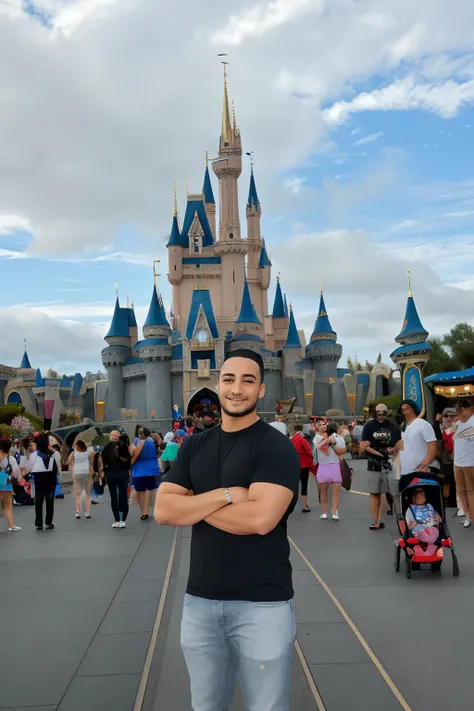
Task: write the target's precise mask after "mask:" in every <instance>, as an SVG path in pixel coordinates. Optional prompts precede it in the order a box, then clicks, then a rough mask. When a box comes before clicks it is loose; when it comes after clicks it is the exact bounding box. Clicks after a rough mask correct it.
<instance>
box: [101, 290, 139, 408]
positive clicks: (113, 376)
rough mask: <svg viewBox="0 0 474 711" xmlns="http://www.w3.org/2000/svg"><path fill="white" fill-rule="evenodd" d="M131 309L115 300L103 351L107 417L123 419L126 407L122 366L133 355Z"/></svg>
mask: <svg viewBox="0 0 474 711" xmlns="http://www.w3.org/2000/svg"><path fill="white" fill-rule="evenodd" d="M129 324H130V314H129V309H127V308H121V306H120V302H119V298H118V296H117V299H116V301H115V309H114V315H113V317H112V323H111V324H110V328H109V330H108V333H107V335H106V337H105V340H106V342H107V343H108V346H107V347H106V348H104V349H103V351H102V363H103V364H104V368H105V369H106V371H107V413H106V419H107V420H108V421H110V420H120V419H122V417H121V413H120V410H121V409H122V408H123V407H125V383H124V380H123V377H122V366H123V365H124V363H125V361H127V360H128V359H129V358H130V357H131V355H132V339H131V337H130V325H129Z"/></svg>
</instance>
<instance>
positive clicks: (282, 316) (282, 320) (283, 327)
mask: <svg viewBox="0 0 474 711" xmlns="http://www.w3.org/2000/svg"><path fill="white" fill-rule="evenodd" d="M287 311H288V307H286V306H285V300H284V298H283V292H282V290H281V284H280V277H277V285H276V291H275V300H274V302H273V311H272V325H273V338H274V342H273V350H275V351H281V349H282V348H283V346H284V345H285V343H286V337H287V335H288V323H289V317H288V315H287Z"/></svg>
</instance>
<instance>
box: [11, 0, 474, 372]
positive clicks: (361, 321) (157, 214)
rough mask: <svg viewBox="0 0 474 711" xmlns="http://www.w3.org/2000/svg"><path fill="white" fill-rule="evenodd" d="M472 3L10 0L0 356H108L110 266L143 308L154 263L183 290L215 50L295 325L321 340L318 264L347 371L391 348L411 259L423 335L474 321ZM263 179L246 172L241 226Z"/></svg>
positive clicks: (140, 310)
mask: <svg viewBox="0 0 474 711" xmlns="http://www.w3.org/2000/svg"><path fill="white" fill-rule="evenodd" d="M461 4H462V5H463V9H464V13H463V21H462V22H461V21H459V20H458V19H457V18H456V17H453V14H454V13H449V10H448V8H446V6H445V5H444V3H438V2H433V3H425V2H423V1H421V2H420V3H418V4H417V7H416V8H415V7H413V6H412V4H411V3H402V4H400V3H396V2H392V1H391V0H390V1H388V2H387V3H385V4H384V6H383V7H381V6H380V3H375V2H374V1H373V0H361V2H359V3H357V4H354V5H351V6H350V8H348V6H347V5H346V4H345V3H343V2H342V0H341V1H339V0H334V1H333V2H332V3H331V4H330V5H328V3H327V2H326V1H325V0H277V1H276V2H274V3H269V2H264V1H263V2H255V3H253V4H252V3H250V4H249V3H246V2H244V1H243V0H242V1H240V0H239V2H237V3H236V4H235V6H233V12H232V13H230V12H228V10H226V8H225V7H222V6H221V4H220V3H218V2H217V0H205V1H203V2H202V3H201V4H200V8H196V6H195V4H192V3H191V2H190V1H189V3H188V7H187V10H188V12H187V13H186V17H185V19H183V16H182V14H181V13H179V14H178V12H177V10H176V9H175V8H173V5H172V3H171V2H170V1H169V2H168V0H167V1H166V2H164V3H163V7H162V8H161V12H159V11H158V8H157V7H156V3H153V2H151V0H137V2H135V3H134V5H133V6H131V5H129V4H128V3H126V2H122V1H121V0H96V1H95V2H94V1H93V0H69V1H68V2H65V1H63V0H41V1H40V0H38V2H36V3H35V4H34V5H33V4H32V3H29V4H26V3H22V2H20V1H19V0H18V2H14V3H12V5H11V6H10V10H9V11H5V12H3V13H0V42H2V46H3V47H4V48H5V56H6V59H7V61H8V63H9V66H10V67H11V71H10V75H9V76H8V77H7V83H6V87H5V97H6V101H5V106H6V110H5V112H4V115H3V116H2V117H1V118H0V131H1V135H3V136H7V137H8V140H7V141H5V142H4V146H3V149H2V154H3V161H2V163H3V165H2V166H0V268H1V270H2V272H1V273H2V287H3V288H2V302H1V306H0V309H1V310H2V313H3V317H4V320H5V323H6V324H7V325H8V331H9V338H8V343H4V345H3V346H1V345H0V362H4V363H8V364H13V365H14V364H16V363H17V362H19V360H20V359H21V350H22V343H23V338H27V339H28V344H29V345H28V349H29V351H30V358H31V360H32V362H34V365H40V366H41V367H43V368H45V367H50V366H54V367H55V368H57V369H59V370H66V371H72V370H75V369H80V370H85V369H92V370H96V369H98V368H99V367H100V366H101V363H100V349H101V347H102V338H103V334H104V332H105V329H106V328H107V324H108V322H109V320H110V315H111V312H112V308H113V302H114V297H115V286H114V280H115V279H116V278H118V279H119V292H120V297H121V300H122V301H125V300H126V297H127V296H129V297H130V300H131V301H132V302H134V304H135V306H136V309H137V316H138V319H139V322H140V320H141V321H143V318H144V316H145V314H146V309H147V306H148V303H149V299H150V295H151V289H152V285H153V278H152V260H153V258H160V259H162V263H161V268H160V270H159V271H160V272H161V273H162V275H163V276H162V277H161V278H160V279H159V284H160V288H161V290H162V293H163V296H164V300H165V304H169V303H170V289H169V287H168V284H167V281H166V276H165V275H166V251H165V249H164V244H165V241H166V235H167V232H168V230H169V228H170V225H171V209H172V195H173V188H172V185H173V181H177V182H178V195H179V207H180V214H181V215H183V214H184V207H185V198H184V184H185V180H186V179H187V180H188V182H189V188H190V191H191V192H193V191H195V190H199V189H200V187H201V181H202V174H203V169H204V153H205V151H206V150H209V151H210V153H211V155H212V153H213V151H215V149H216V145H217V140H218V135H219V129H220V110H221V101H222V98H221V91H222V82H221V75H220V65H219V61H218V60H217V58H216V54H217V52H218V51H227V52H228V53H229V57H230V61H231V66H230V68H229V87H230V93H231V98H233V99H235V105H236V111H237V117H238V121H239V125H240V129H241V133H242V138H243V143H244V151H245V150H253V151H255V171H256V178H257V187H258V191H259V195H260V199H261V203H262V207H263V212H264V215H263V219H262V232H263V234H264V236H265V238H266V241H267V245H268V247H269V250H270V252H271V254H272V260H273V263H274V275H275V274H276V273H277V272H278V271H281V274H282V285H283V287H284V288H285V290H286V291H287V292H288V296H289V298H290V299H291V300H292V302H293V304H294V307H295V314H296V318H297V324H298V326H299V327H300V328H304V329H305V331H306V333H307V335H308V336H309V334H310V333H311V329H312V324H313V322H314V317H315V312H316V309H317V301H318V297H317V293H318V288H319V280H320V279H322V280H323V284H324V290H325V295H326V304H327V306H328V309H329V314H330V317H331V320H332V324H333V327H334V328H335V330H336V331H337V332H338V334H339V340H340V342H341V343H342V344H343V346H344V356H343V361H342V363H341V364H343V363H344V361H345V359H346V357H347V356H350V357H353V354H354V351H356V350H357V352H358V354H359V357H360V358H361V359H364V360H365V359H366V358H368V359H369V360H370V359H372V360H373V359H374V358H375V357H376V355H377V353H378V352H379V350H381V351H382V353H383V355H384V358H385V360H388V354H389V353H390V350H391V345H392V343H393V338H394V336H395V335H396V334H397V332H398V330H399V326H400V325H401V321H402V319H403V313H404V307H405V300H406V269H411V270H412V275H413V284H414V292H415V298H416V300H417V303H418V305H419V310H420V314H421V316H422V320H423V321H424V325H425V326H426V327H427V328H428V330H430V332H432V333H433V334H438V335H439V334H442V333H445V332H446V331H447V330H449V328H450V327H451V326H452V325H453V324H454V323H455V322H456V321H459V320H471V316H470V314H471V313H473V308H472V307H473V306H474V276H473V270H472V264H473V257H474V229H473V227H474V172H473V168H472V165H473V158H474V149H473V145H474V142H473V131H474V46H473V42H472V39H471V36H470V32H469V30H468V27H469V25H471V26H472V22H471V23H470V20H469V18H471V19H472V20H474V10H473V8H471V5H470V3H468V2H467V0H466V2H461ZM165 11H166V13H165V15H164V14H163V13H164V12H165ZM471 15H472V17H471ZM308 20H310V21H308ZM335 42H337V43H338V44H337V45H335V44H334V43H335ZM334 46H338V47H339V50H338V51H337V52H333V51H331V49H332V48H333V47H334ZM31 67H33V69H31ZM248 179H249V166H248V165H245V166H244V172H243V175H242V178H241V181H240V182H241V190H240V201H241V211H242V226H243V232H244V234H245V216H244V208H245V200H246V195H247V191H248ZM214 189H215V192H216V194H217V185H216V181H215V180H214ZM273 292H274V286H272V291H271V296H270V301H272V299H273ZM139 325H140V324H139ZM53 333H54V337H53V336H51V337H50V336H49V335H48V334H53Z"/></svg>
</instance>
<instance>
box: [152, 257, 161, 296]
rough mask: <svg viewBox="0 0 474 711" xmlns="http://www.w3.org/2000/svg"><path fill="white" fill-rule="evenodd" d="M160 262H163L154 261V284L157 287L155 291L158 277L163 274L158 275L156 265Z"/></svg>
mask: <svg viewBox="0 0 474 711" xmlns="http://www.w3.org/2000/svg"><path fill="white" fill-rule="evenodd" d="M160 261H161V260H160V259H154V260H153V284H154V286H155V289H156V277H159V276H161V274H158V273H157V271H156V265H157V264H159V263H160Z"/></svg>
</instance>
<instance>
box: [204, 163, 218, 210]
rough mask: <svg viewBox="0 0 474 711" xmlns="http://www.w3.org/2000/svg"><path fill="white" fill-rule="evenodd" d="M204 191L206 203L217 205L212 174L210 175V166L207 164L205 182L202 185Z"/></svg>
mask: <svg viewBox="0 0 474 711" xmlns="http://www.w3.org/2000/svg"><path fill="white" fill-rule="evenodd" d="M202 192H203V193H204V202H205V203H206V205H215V204H216V201H215V200H214V192H213V190H212V184H211V176H210V175H209V168H208V167H207V165H206V170H205V171H204V183H203V185H202Z"/></svg>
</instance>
